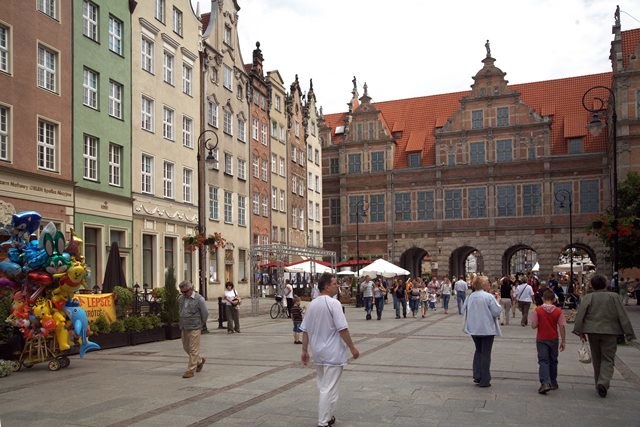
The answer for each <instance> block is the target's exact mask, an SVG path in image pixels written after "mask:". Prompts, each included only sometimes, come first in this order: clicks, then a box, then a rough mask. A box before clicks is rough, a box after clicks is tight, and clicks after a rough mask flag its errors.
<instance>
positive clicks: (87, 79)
mask: <svg viewBox="0 0 640 427" xmlns="http://www.w3.org/2000/svg"><path fill="white" fill-rule="evenodd" d="M83 76H84V81H83V83H82V103H83V104H84V105H86V106H87V107H91V108H94V109H96V110H97V109H98V73H96V72H95V71H93V70H90V69H88V68H85V69H84V70H83Z"/></svg>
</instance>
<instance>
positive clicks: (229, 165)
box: [224, 153, 233, 176]
mask: <svg viewBox="0 0 640 427" xmlns="http://www.w3.org/2000/svg"><path fill="white" fill-rule="evenodd" d="M224 173H225V174H226V175H231V176H233V156H232V155H231V154H230V153H224Z"/></svg>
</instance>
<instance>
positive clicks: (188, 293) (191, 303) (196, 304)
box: [178, 280, 209, 378]
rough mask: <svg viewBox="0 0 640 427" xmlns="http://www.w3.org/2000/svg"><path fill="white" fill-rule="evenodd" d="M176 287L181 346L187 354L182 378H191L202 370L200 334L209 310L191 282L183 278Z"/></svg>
mask: <svg viewBox="0 0 640 427" xmlns="http://www.w3.org/2000/svg"><path fill="white" fill-rule="evenodd" d="M178 288H179V289H180V293H181V295H180V296H179V297H178V313H179V322H180V323H179V325H180V331H181V332H182V348H183V349H184V351H185V352H186V353H187V354H188V355H189V362H188V364H187V370H186V371H185V372H184V374H182V378H193V376H194V375H195V373H196V372H200V371H202V367H203V366H204V362H205V358H204V357H202V356H201V355H200V336H201V333H202V327H203V325H206V323H207V318H208V317H209V311H207V305H206V304H205V301H204V298H203V297H202V295H200V294H198V293H197V292H196V291H195V290H194V289H193V286H192V285H191V282H189V281H187V280H184V281H182V282H180V284H179V285H178Z"/></svg>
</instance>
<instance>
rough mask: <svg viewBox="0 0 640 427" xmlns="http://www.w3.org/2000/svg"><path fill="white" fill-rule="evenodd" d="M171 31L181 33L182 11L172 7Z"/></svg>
mask: <svg viewBox="0 0 640 427" xmlns="http://www.w3.org/2000/svg"><path fill="white" fill-rule="evenodd" d="M173 32H174V33H176V34H178V35H180V36H181V35H182V11H180V9H177V8H175V7H174V8H173Z"/></svg>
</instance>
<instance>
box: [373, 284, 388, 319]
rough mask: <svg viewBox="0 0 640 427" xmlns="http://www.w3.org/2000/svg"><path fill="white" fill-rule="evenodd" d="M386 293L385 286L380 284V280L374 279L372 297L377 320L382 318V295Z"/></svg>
mask: <svg viewBox="0 0 640 427" xmlns="http://www.w3.org/2000/svg"><path fill="white" fill-rule="evenodd" d="M386 295H387V288H385V287H384V285H383V284H382V280H380V279H376V283H375V286H374V288H373V298H374V302H375V306H376V317H377V319H378V320H380V319H381V318H382V309H383V308H384V297H385V296H386Z"/></svg>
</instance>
